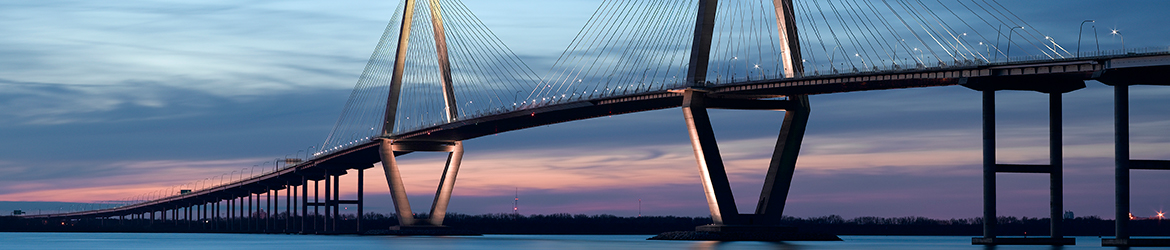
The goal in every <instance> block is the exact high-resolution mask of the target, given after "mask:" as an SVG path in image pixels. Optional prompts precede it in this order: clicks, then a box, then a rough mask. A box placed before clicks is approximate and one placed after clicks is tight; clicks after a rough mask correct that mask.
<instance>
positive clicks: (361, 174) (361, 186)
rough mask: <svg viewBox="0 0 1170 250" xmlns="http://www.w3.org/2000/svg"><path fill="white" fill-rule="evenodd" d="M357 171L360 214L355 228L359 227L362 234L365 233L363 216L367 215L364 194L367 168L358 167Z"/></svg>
mask: <svg viewBox="0 0 1170 250" xmlns="http://www.w3.org/2000/svg"><path fill="white" fill-rule="evenodd" d="M357 171H358V186H357V214H358V215H357V226H354V228H355V229H357V233H358V234H361V233H363V232H362V217H365V215H366V214H365V207H366V199H365V196H364V193H365V192H364V191H365V186H366V175H365V172H366V169H365V168H358V170H357Z"/></svg>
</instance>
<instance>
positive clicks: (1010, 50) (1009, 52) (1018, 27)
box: [1004, 26, 1024, 62]
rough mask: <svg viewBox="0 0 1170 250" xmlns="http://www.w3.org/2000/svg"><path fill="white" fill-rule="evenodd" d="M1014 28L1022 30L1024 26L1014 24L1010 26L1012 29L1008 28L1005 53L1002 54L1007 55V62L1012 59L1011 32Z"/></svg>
mask: <svg viewBox="0 0 1170 250" xmlns="http://www.w3.org/2000/svg"><path fill="white" fill-rule="evenodd" d="M1016 29H1021V30H1022V29H1024V26H1016V27H1012V29H1010V30H1008V47H1007V55H1004V56H1005V57H1007V61H1009V62H1011V61H1012V33H1013V32H1015V31H1016Z"/></svg>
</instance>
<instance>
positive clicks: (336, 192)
mask: <svg viewBox="0 0 1170 250" xmlns="http://www.w3.org/2000/svg"><path fill="white" fill-rule="evenodd" d="M332 207H333V217H332V218H333V220H332V221H331V222H330V223H329V224H330V225H329V228H330V229H332V230H333V231H337V221H338V220H341V175H340V174H338V175H334V176H333V204H332Z"/></svg>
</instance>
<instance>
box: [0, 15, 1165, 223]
mask: <svg viewBox="0 0 1170 250" xmlns="http://www.w3.org/2000/svg"><path fill="white" fill-rule="evenodd" d="M396 4H397V3H396V2H392V1H391V2H387V1H358V0H352V1H330V2H327V3H326V2H320V1H117V2H108V1H98V2H94V1H4V2H0V34H5V35H4V36H0V89H2V90H0V138H3V142H0V200H2V201H7V202H0V210H5V211H7V210H13V209H25V210H35V209H37V208H40V209H43V210H53V209H56V208H58V207H60V205H58V204H56V203H53V204H49V203H38V202H96V201H104V200H117V199H122V198H126V197H131V196H134V195H138V194H141V193H145V192H152V191H157V190H160V189H164V188H167V187H171V186H176V185H182V184H186V183H191V182H195V181H201V182H203V183H207V182H214V181H216V180H222V179H224V178H229V179H230V177H226V176H225V175H224V174H228V173H232V172H233V171H235V172H236V173H234V174H239V171H241V170H243V171H248V172H253V171H254V170H252V169H253V165H257V166H256V167H255V169H261V168H264V167H271V164H264V162H266V161H271V160H272V159H274V158H281V157H284V156H286V155H289V156H292V155H295V154H302V155H303V154H304V150H306V149H308V148H309V147H310V146H314V145H319V144H320V143H321V141H322V140H324V138H325V136H326V135H327V134H328V132H329V129H330V128H331V127H332V125H333V123H334V122H335V121H336V119H337V116H338V114H339V113H340V110H341V108H342V106H343V104H344V103H345V101H346V98H347V96H348V94H349V92H350V89H351V88H352V87H353V85H354V83H355V82H356V81H357V77H358V75H359V74H360V73H361V70H362V68H363V67H364V65H365V63H366V60H367V59H368V58H369V55H370V52H371V51H372V50H373V48H374V46H375V45H376V43H377V42H378V39H379V37H380V36H381V32H382V31H383V29H384V28H385V25H386V23H387V20H388V19H389V18H390V16H391V15H392V14H393V13H394V7H395V5H396ZM466 4H467V5H468V6H469V8H471V9H472V10H474V11H476V14H477V15H478V16H479V18H480V19H482V20H483V21H484V23H485V24H486V25H488V26H489V27H491V28H492V29H493V31H494V32H495V33H496V34H498V35H499V36H500V37H501V39H502V40H503V41H504V42H506V43H507V44H508V45H509V46H510V47H512V48H513V50H514V51H516V52H517V53H518V54H519V56H520V57H521V58H523V59H525V61H526V62H527V63H528V64H529V65H531V66H532V68H533V69H534V70H536V72H537V73H538V74H543V73H544V72H545V70H547V69H548V68H549V67H551V65H552V63H553V60H555V58H556V56H557V55H559V54H560V52H561V51H562V50H563V49H564V47H565V45H567V44H569V42H570V41H571V40H572V38H573V36H574V35H575V34H576V32H577V31H578V29H579V28H580V27H581V25H583V24H584V22H585V21H586V20H587V19H588V18H589V15H590V14H592V10H594V9H596V6H597V5H598V4H599V2H598V1H555V2H549V1H508V2H507V3H506V4H501V3H500V2H494V1H467V2H466ZM1003 4H1005V5H1007V6H1008V7H1009V8H1012V9H1013V10H1014V11H1016V14H1019V15H1020V16H1022V17H1024V18H1025V19H1027V20H1028V21H1029V22H1030V23H1032V24H1033V25H1034V26H1036V27H1037V28H1038V29H1042V30H1044V31H1045V32H1047V33H1048V34H1052V37H1054V38H1055V39H1056V40H1057V41H1058V42H1060V43H1061V44H1062V45H1064V46H1065V47H1066V48H1071V47H1070V46H1071V44H1074V43H1075V38H1076V28H1077V24H1079V23H1080V21H1081V20H1084V19H1096V20H1097V23H1096V25H1097V31H1098V32H1099V35H1100V38H1101V47H1102V49H1116V48H1120V40H1119V39H1117V38H1115V37H1112V36H1110V35H1108V34H1107V33H1106V32H1108V30H1109V29H1111V28H1113V29H1118V30H1121V32H1122V33H1123V34H1124V35H1125V38H1126V40H1125V43H1126V46H1127V47H1131V48H1133V47H1150V46H1160V47H1166V46H1170V28H1168V27H1167V24H1168V22H1167V20H1166V19H1165V17H1164V16H1163V15H1162V13H1164V12H1165V11H1167V10H1170V4H1166V3H1164V2H1161V1H1126V2H1122V3H1113V2H1108V3H1107V2H1100V1H1064V2H1059V3H1053V2H1050V1H1043V2H1041V1H1035V2H1015V1H1012V2H1008V1H1004V2H1003ZM1088 30H1089V29H1088V28H1087V27H1086V33H1087V32H1088ZM1086 37H1088V36H1087V34H1086ZM1088 44H1089V43H1086V44H1085V45H1084V46H1086V48H1087V47H1089V45H1088ZM1132 93H1133V97H1132V107H1133V111H1132V121H1133V128H1132V135H1133V156H1134V158H1146V159H1170V152H1168V151H1166V150H1165V149H1166V148H1170V133H1167V131H1170V130H1167V128H1170V117H1167V116H1166V115H1165V114H1168V113H1170V105H1166V104H1167V103H1170V88H1165V87H1163V88H1158V87H1134V88H1133V91H1132ZM999 96H1000V101H999V102H998V105H999V107H1000V110H999V115H1000V122H999V124H998V125H999V126H1000V132H999V139H1000V145H999V154H1000V157H1001V158H1000V162H1001V163H1043V162H1046V161H1047V149H1046V145H1047V132H1046V129H1047V115H1046V114H1047V98H1046V96H1044V95H1041V94H1038V93H1032V92H1005V93H1001V94H1000V95H999ZM1111 98H1112V90H1111V89H1110V88H1108V87H1105V86H1103V85H1102V84H1100V83H1097V82H1089V83H1088V88H1086V89H1083V90H1079V91H1076V92H1072V93H1069V94H1066V95H1065V105H1066V106H1065V108H1064V111H1065V144H1066V146H1065V156H1066V159H1065V160H1066V163H1065V166H1066V170H1065V173H1066V177H1065V178H1066V180H1065V187H1066V191H1065V195H1066V196H1065V200H1066V204H1065V206H1066V209H1068V210H1072V211H1074V212H1076V213H1077V214H1078V215H1100V216H1102V217H1111V215H1112V211H1113V210H1112V206H1111V205H1110V204H1112V200H1113V198H1112V192H1113V191H1112V186H1113V184H1112V173H1113V169H1112V162H1113V159H1112V155H1113V153H1112V140H1113V139H1112V133H1113V132H1112V131H1113V130H1112V115H1113V114H1112V99H1111ZM979 101H980V100H979V93H978V92H975V91H972V90H968V89H965V88H962V87H939V88H923V89H905V90H886V91H875V92H862V93H845V94H830V95H818V96H813V97H812V99H811V102H812V105H813V106H812V107H813V113H812V115H811V122H810V125H809V126H810V127H809V129H808V134H807V135H806V139H805V144H804V148H803V150H802V154H801V157H802V158H801V160H800V161H799V162H798V170H797V174H796V178H795V179H794V182H793V187H792V191H791V193H790V196H789V197H790V198H789V202H790V205H789V206H788V209H787V211H786V212H787V214H790V215H794V216H802V217H804V216H822V215H829V214H839V215H842V216H845V217H854V216H928V217H935V218H951V217H976V216H979V215H980V211H981V210H980V209H981V206H980V199H981V198H980V197H981V191H980V190H981V186H980V185H981V182H980V180H981V179H980V174H981V166H980V159H981V158H980V150H981V149H980V147H981V146H980V127H979V121H980V110H979V109H980V105H979ZM713 116H714V118H716V122H715V126H716V129H717V131H716V133H717V134H718V136H719V139H720V142H721V148H722V151H723V152H724V154H725V155H724V157H725V160H726V161H727V164H728V167H729V171H730V172H731V174H732V178H733V183H735V184H734V190H735V191H736V194H737V196H738V197H739V202H740V210H741V211H750V209H751V208H752V207H753V204H754V201H755V198H754V196H755V195H757V194H758V192H759V191H758V190H759V183H760V180H761V178H762V175H763V174H764V172H763V169H764V166H766V163H767V157H768V154H769V153H770V146H771V145H772V144H773V143H774V141H773V140H774V139H775V135H776V133H777V131H778V125H779V122H780V119H781V117H782V113H780V112H759V111H751V112H749V111H722V110H720V111H713ZM466 146H467V155H466V156H465V162H464V164H463V166H464V168H463V170H462V172H461V173H460V175H459V177H460V179H459V181H458V185H457V188H456V191H455V198H454V199H453V201H452V204H451V211H452V212H460V213H470V214H480V213H500V212H508V211H510V210H511V201H512V195H513V192H514V191H516V190H519V193H520V196H521V201H522V203H521V209H522V210H521V211H522V212H526V213H561V212H569V213H588V214H595V213H610V214H617V215H626V216H629V215H634V214H636V213H637V204H638V199H641V200H642V211H643V214H650V215H691V216H703V215H706V214H707V213H708V211H707V207H706V206H705V201H704V198H703V196H702V193H701V186H700V185H699V182H698V175H697V174H698V173H697V171H696V168H695V166H694V165H695V162H694V157H693V155H692V154H691V151H690V145H689V142H688V141H687V137H686V134H685V125H684V124H683V123H682V114H681V112H680V111H678V110H676V109H670V110H660V111H652V112H645V113H637V114H630V115H622V116H614V117H605V118H598V119H592V120H586V121H578V122H571V123H565V124H557V125H551V126H544V127H538V128H532V129H527V130H523V131H516V132H508V133H504V134H499V135H493V136H488V137H484V138H479V139H475V140H471V141H468V142H466ZM298 151H300V152H299V153H298ZM442 157H443V156H442V155H438V154H431V155H428V154H418V155H410V156H408V157H406V159H404V161H403V162H404V163H405V164H406V166H407V169H408V170H405V174H407V178H408V186H407V188H408V190H409V191H410V192H411V194H412V195H413V196H412V199H414V200H417V201H415V202H413V204H415V206H416V208H415V210H424V209H425V208H424V207H422V206H424V205H426V204H429V202H427V201H428V199H430V198H429V196H430V195H431V194H432V193H433V192H432V190H433V187H434V183H436V181H435V180H437V178H438V175H439V172H440V171H441V170H440V169H439V167H440V166H441V165H440V164H441V163H442V159H441V158H442ZM376 172H377V171H376V168H375V170H372V172H371V173H367V174H368V176H370V177H371V178H368V179H367V180H368V186H367V189H366V190H368V192H369V193H371V194H373V195H370V194H367V195H370V197H371V199H372V200H373V202H372V204H371V206H372V208H373V209H374V211H381V212H383V213H390V212H391V210H390V209H389V202H388V200H386V199H385V195H384V194H385V193H386V188H385V184H384V181H379V180H378V179H379V178H378V177H380V176H382V175H381V174H380V173H376ZM413 176H417V177H413ZM999 176H1000V185H999V190H1000V207H999V210H1000V214H1001V215H1013V216H1029V217H1043V216H1046V215H1047V208H1046V207H1047V204H1048V203H1047V184H1046V182H1047V178H1046V177H1044V176H1036V175H1017V174H1001V175H999ZM353 177H354V175H346V176H344V177H343V179H344V180H343V182H344V183H352V180H353V179H352V178H353ZM412 177H413V178H412ZM208 178H211V179H212V180H207V179H208ZM1166 178H1170V173H1162V172H1152V171H1151V172H1147V171H1142V172H1136V173H1135V174H1134V182H1133V183H1134V185H1133V195H1134V196H1133V210H1134V211H1133V212H1134V214H1135V215H1137V216H1149V215H1150V214H1152V213H1153V211H1155V210H1160V209H1162V208H1163V205H1164V204H1166V202H1167V201H1168V198H1170V193H1167V192H1166V191H1165V190H1170V184H1168V183H1170V182H1166V181H1164V180H1165V179H1166ZM345 190H352V189H345Z"/></svg>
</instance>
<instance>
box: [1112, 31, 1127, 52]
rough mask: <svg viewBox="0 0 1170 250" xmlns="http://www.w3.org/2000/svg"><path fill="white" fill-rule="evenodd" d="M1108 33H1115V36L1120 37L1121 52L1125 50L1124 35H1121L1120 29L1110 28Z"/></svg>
mask: <svg viewBox="0 0 1170 250" xmlns="http://www.w3.org/2000/svg"><path fill="white" fill-rule="evenodd" d="M1109 34H1113V35H1117V36H1120V37H1121V52H1125V36H1123V35H1121V31H1120V30H1112V32H1110V33H1109Z"/></svg>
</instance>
